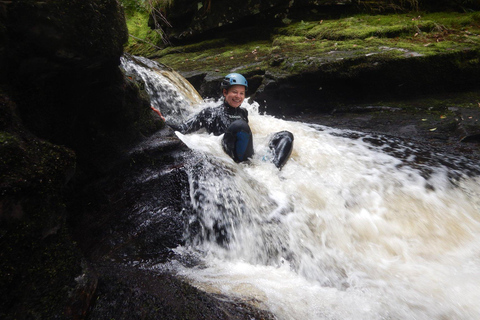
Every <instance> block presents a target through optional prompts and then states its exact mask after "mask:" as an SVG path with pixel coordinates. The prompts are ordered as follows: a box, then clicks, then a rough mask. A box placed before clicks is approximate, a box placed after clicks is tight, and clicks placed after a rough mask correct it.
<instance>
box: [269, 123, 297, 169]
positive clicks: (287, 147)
mask: <svg viewBox="0 0 480 320" xmlns="http://www.w3.org/2000/svg"><path fill="white" fill-rule="evenodd" d="M268 147H269V148H270V149H271V150H272V152H273V160H272V162H273V163H274V164H275V166H276V167H277V168H279V169H281V168H282V167H283V165H284V164H285V162H287V160H288V158H289V157H290V155H291V154H292V150H293V134H292V133H291V132H289V131H280V132H277V133H275V134H274V135H273V136H272V138H271V139H270V142H269V143H268Z"/></svg>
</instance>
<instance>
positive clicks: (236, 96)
mask: <svg viewBox="0 0 480 320" xmlns="http://www.w3.org/2000/svg"><path fill="white" fill-rule="evenodd" d="M223 96H224V97H225V101H226V102H227V103H228V104H229V105H230V106H232V107H234V108H237V107H239V106H240V105H241V104H242V102H243V100H244V99H245V87H244V86H241V85H238V84H237V85H234V86H231V87H230V88H228V90H227V89H223Z"/></svg>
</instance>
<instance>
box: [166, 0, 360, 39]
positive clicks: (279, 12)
mask: <svg viewBox="0 0 480 320" xmlns="http://www.w3.org/2000/svg"><path fill="white" fill-rule="evenodd" d="M334 6H337V7H338V6H342V7H343V9H345V6H352V1H351V0H303V1H284V0H268V1H248V2H246V1H242V0H234V1H224V0H221V1H214V2H213V3H212V1H211V0H202V1H193V2H192V1H186V0H180V1H172V3H171V4H170V5H169V6H167V7H166V8H165V9H164V11H165V16H166V20H167V21H168V22H169V25H165V24H164V25H163V29H164V30H165V31H166V35H167V37H168V38H171V39H172V40H174V41H177V40H179V41H182V40H188V39H190V40H191V39H192V38H193V39H194V38H199V37H202V38H205V37H208V36H209V35H212V33H217V34H218V32H223V30H227V31H230V32H232V31H233V32H234V33H235V35H236V36H240V37H242V38H243V37H245V33H247V32H248V31H253V30H254V32H256V33H258V32H259V31H260V30H261V29H259V28H258V25H262V26H263V27H265V26H267V25H279V24H281V23H282V20H283V19H288V18H287V17H288V15H289V14H293V15H295V14H296V12H297V11H301V12H302V13H303V15H306V14H308V11H310V10H314V11H315V10H318V9H320V8H325V7H334ZM320 10H321V9H320ZM329 10H331V9H329ZM157 20H159V21H161V19H157ZM249 37H252V34H251V33H250V34H249Z"/></svg>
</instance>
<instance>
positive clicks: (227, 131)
mask: <svg viewBox="0 0 480 320" xmlns="http://www.w3.org/2000/svg"><path fill="white" fill-rule="evenodd" d="M220 89H221V90H222V95H223V98H224V99H223V103H222V104H221V105H219V106H215V107H207V108H205V109H203V110H202V111H200V112H199V113H198V114H197V115H195V116H194V117H193V118H191V119H189V120H188V121H186V122H185V123H183V124H180V125H176V124H173V123H170V122H168V121H167V124H168V125H169V126H170V127H172V128H173V129H174V130H176V131H179V132H181V133H183V134H187V133H191V132H194V131H197V130H200V129H202V128H205V129H206V131H207V132H208V133H213V134H214V135H216V136H218V135H221V134H224V136H223V138H222V148H223V150H224V151H225V153H227V154H228V155H229V156H230V157H231V158H232V159H233V160H234V161H235V162H243V161H247V160H248V159H250V158H251V157H252V156H253V154H254V149H253V135H252V131H251V129H250V126H249V125H248V111H247V110H246V109H245V108H243V107H241V105H242V103H243V101H244V100H245V94H246V92H247V90H248V82H247V79H245V77H244V76H243V75H241V74H239V73H230V74H228V75H226V76H225V78H224V79H223V80H222V82H221V84H220ZM269 148H270V149H271V150H272V153H273V159H272V162H273V163H274V164H275V166H277V167H278V168H281V167H282V166H283V165H284V164H285V162H286V161H287V159H288V157H289V156H290V154H291V152H292V149H293V134H292V133H290V132H288V131H281V132H277V133H276V134H274V136H273V137H272V139H271V140H270V143H269Z"/></svg>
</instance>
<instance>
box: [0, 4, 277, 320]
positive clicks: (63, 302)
mask: <svg viewBox="0 0 480 320" xmlns="http://www.w3.org/2000/svg"><path fill="white" fill-rule="evenodd" d="M126 38H127V31H126V26H125V19H124V16H123V13H122V9H121V7H120V6H119V4H118V2H117V1H116V0H72V1H63V0H58V1H55V0H52V1H36V0H25V1H4V2H0V40H1V41H0V45H1V47H0V164H1V165H0V247H1V249H0V295H1V296H2V299H1V301H0V318H2V319H89V318H90V319H106V318H125V319H130V318H135V317H141V318H144V319H157V318H158V317H160V318H165V319H175V318H177V319H178V318H182V319H198V318H201V317H206V318H209V319H226V318H235V319H250V318H252V317H255V318H263V319H269V318H270V316H269V315H268V314H267V313H264V312H258V311H257V310H253V308H250V307H249V306H243V305H241V304H240V303H232V302H227V301H225V298H224V297H220V298H218V297H215V296H212V295H209V294H206V293H203V292H200V291H199V290H197V289H195V288H193V287H191V286H189V285H188V284H186V283H184V282H183V281H181V280H179V279H175V278H174V277H172V276H170V275H168V274H162V275H160V274H153V273H149V272H147V271H145V270H143V271H142V270H139V269H138V268H135V265H131V264H130V263H131V262H133V260H137V261H138V260H139V259H143V258H144V257H148V256H149V255H154V256H155V259H156V260H155V261H157V262H158V261H165V259H168V257H169V255H171V254H172V253H171V248H172V247H175V246H177V245H178V244H179V243H180V242H181V238H182V232H183V228H182V227H183V225H182V221H183V220H182V218H181V217H179V216H178V212H179V211H181V208H178V207H179V203H181V200H182V199H181V194H180V193H181V192H180V191H179V190H181V189H182V188H184V187H185V181H184V179H183V178H184V176H182V174H181V167H182V161H183V160H182V159H181V158H180V160H178V163H177V162H174V156H173V155H172V154H180V155H182V151H178V149H181V143H180V141H179V140H178V139H177V138H176V137H175V136H174V135H173V133H172V131H170V130H168V129H166V128H164V122H163V120H161V118H160V117H159V116H158V115H157V114H156V113H154V112H153V111H152V110H151V108H150V103H149V100H148V99H147V96H146V93H145V92H144V91H143V88H142V84H141V83H138V82H137V81H136V80H135V79H130V78H129V77H128V76H126V75H124V74H123V73H122V71H121V70H120V69H119V62H120V56H121V55H122V53H123V47H122V46H123V43H124V42H125V41H126ZM162 129H163V130H162ZM154 133H155V134H159V135H158V136H157V135H153V134H154ZM152 135H153V136H152ZM141 141H143V142H144V141H149V144H148V145H147V147H142V148H140V149H135V150H133V151H132V147H133V146H134V145H135V146H137V145H138V144H139V143H140V142H141ZM183 152H184V151H183ZM147 166H150V167H148V168H150V170H151V172H153V171H154V170H163V172H164V174H159V175H158V177H157V178H156V179H152V183H153V184H148V183H143V180H141V179H140V181H137V180H136V179H139V178H138V175H142V174H144V172H143V171H142V170H143V169H145V168H146V167H147ZM161 168H163V169H161ZM137 183H138V185H140V187H141V188H143V189H139V188H140V187H138V188H137V187H136V185H137ZM162 190H163V191H164V192H165V194H161V192H162ZM158 197H159V198H160V199H161V201H159V202H155V204H156V205H158V206H159V207H158V208H157V209H158V212H160V211H162V210H163V209H164V208H166V207H168V208H169V214H168V215H163V216H162V217H163V218H162V219H160V220H158V221H155V223H152V224H148V223H147V224H143V222H144V220H142V221H140V222H139V221H137V220H135V217H137V218H138V219H144V218H146V217H145V216H144V214H147V215H149V214H152V213H153V214H154V213H155V212H157V211H154V212H151V211H150V209H151V208H150V207H148V205H150V204H151V202H150V201H151V200H152V198H154V199H157V198H158ZM143 200H145V201H147V200H148V201H147V203H143V202H142V201H143ZM139 201H140V202H139ZM132 208H133V210H134V211H133V212H132V211H131V209H132ZM137 208H140V212H137V211H135V210H136V209H137ZM139 213H140V214H139ZM147 218H148V217H147ZM142 224H143V225H145V226H147V229H148V230H142V232H139V233H136V234H137V235H138V237H135V239H133V238H132V237H131V235H132V233H131V232H132V230H133V228H136V227H138V226H139V225H142ZM143 231H148V232H145V233H143ZM134 233H135V232H134ZM120 243H121V245H118V244H120ZM158 248H161V250H160V252H158V250H157V249H158ZM221 300H222V301H221ZM124 307H125V308H124Z"/></svg>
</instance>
